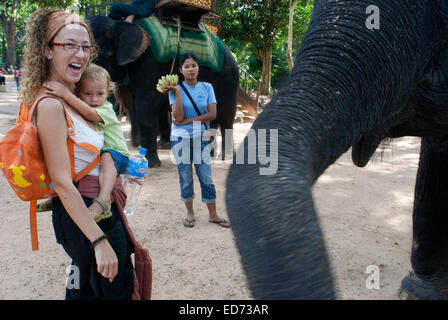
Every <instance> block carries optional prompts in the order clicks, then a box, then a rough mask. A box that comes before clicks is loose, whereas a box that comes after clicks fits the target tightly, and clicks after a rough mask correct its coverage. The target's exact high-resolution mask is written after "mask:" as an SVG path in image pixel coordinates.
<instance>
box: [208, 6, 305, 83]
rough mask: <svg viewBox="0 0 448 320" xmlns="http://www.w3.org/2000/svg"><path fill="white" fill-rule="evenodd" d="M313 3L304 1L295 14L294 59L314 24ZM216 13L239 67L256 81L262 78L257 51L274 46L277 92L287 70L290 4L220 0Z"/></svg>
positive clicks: (297, 7)
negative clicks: (311, 24)
mask: <svg viewBox="0 0 448 320" xmlns="http://www.w3.org/2000/svg"><path fill="white" fill-rule="evenodd" d="M312 10H313V1H312V0H308V1H307V0H301V1H299V2H298V4H297V6H296V8H295V11H294V25H293V28H294V31H293V35H294V36H293V56H295V55H296V54H297V51H298V48H299V47H300V43H301V41H302V39H303V36H304V35H305V32H306V30H307V28H308V25H309V22H310V20H311V15H312ZM216 13H217V14H218V15H220V16H222V17H223V26H222V31H221V38H222V39H223V41H224V42H225V43H226V45H227V46H228V47H229V49H230V50H231V51H232V53H233V55H234V57H235V59H236V61H237V63H238V64H239V65H240V66H241V67H242V68H243V69H244V70H246V71H247V72H248V73H250V74H251V75H252V76H254V77H255V78H257V79H259V78H260V77H261V70H262V62H261V60H259V58H258V56H257V50H258V49H260V48H264V47H266V46H268V45H272V47H273V51H272V70H271V82H272V87H273V88H278V87H279V86H280V85H281V83H282V81H283V80H284V79H285V78H286V76H287V74H288V72H289V70H288V60H287V44H288V18H289V1H288V0H230V1H227V0H226V1H224V0H218V1H217V10H216Z"/></svg>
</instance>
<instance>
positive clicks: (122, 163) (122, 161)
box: [101, 149, 129, 175]
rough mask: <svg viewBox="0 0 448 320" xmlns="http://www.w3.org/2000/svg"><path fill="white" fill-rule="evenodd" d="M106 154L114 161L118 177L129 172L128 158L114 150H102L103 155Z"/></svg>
mask: <svg viewBox="0 0 448 320" xmlns="http://www.w3.org/2000/svg"><path fill="white" fill-rule="evenodd" d="M104 152H109V153H110V155H111V156H112V159H114V164H115V169H117V175H120V174H122V173H126V172H128V162H129V158H128V157H126V156H125V155H122V154H121V153H120V152H118V151H115V150H113V149H106V150H101V154H103V153H104Z"/></svg>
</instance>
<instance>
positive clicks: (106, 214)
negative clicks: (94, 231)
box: [89, 197, 112, 222]
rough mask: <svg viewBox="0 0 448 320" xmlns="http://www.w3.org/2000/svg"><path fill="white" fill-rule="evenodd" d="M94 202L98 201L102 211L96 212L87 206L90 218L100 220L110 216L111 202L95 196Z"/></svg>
mask: <svg viewBox="0 0 448 320" xmlns="http://www.w3.org/2000/svg"><path fill="white" fill-rule="evenodd" d="M93 201H95V202H96V203H98V204H99V205H100V206H101V207H102V208H103V212H102V213H97V212H95V211H93V210H92V209H90V208H89V212H90V214H91V215H92V218H93V219H94V220H95V222H100V221H101V220H104V219H108V218H110V217H112V212H111V211H110V207H111V204H107V203H106V202H105V201H104V200H103V199H101V198H99V197H96V198H95V199H93Z"/></svg>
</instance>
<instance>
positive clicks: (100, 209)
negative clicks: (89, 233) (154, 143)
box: [38, 64, 130, 221]
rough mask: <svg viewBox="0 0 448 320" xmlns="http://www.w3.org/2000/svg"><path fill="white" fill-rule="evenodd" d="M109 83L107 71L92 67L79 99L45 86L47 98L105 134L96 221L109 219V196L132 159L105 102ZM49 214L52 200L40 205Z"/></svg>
mask: <svg viewBox="0 0 448 320" xmlns="http://www.w3.org/2000/svg"><path fill="white" fill-rule="evenodd" d="M110 82H111V81H110V76H109V73H108V72H107V71H106V70H105V69H104V68H102V67H100V66H98V65H95V64H90V65H89V66H88V67H87V68H86V70H85V71H84V73H83V75H82V77H81V80H80V81H79V83H78V84H77V86H76V88H75V94H76V95H75V94H73V93H72V92H71V91H69V90H68V89H67V88H65V87H64V86H63V85H61V84H60V83H58V82H54V81H49V82H46V83H45V84H44V87H45V88H46V93H47V94H51V95H54V96H57V97H59V98H62V99H64V100H65V101H66V102H67V103H68V104H69V105H70V106H71V107H72V108H74V109H75V110H77V111H78V112H79V113H80V114H81V115H82V116H83V117H84V118H85V119H86V120H89V121H93V122H94V123H95V124H96V125H97V126H98V127H100V128H101V130H102V131H103V133H104V145H103V149H102V150H101V162H100V176H99V180H100V194H99V196H98V198H99V200H98V201H96V200H97V199H98V198H96V199H95V201H94V202H93V203H92V205H91V206H90V209H92V210H93V213H94V218H100V219H104V218H107V217H108V216H110V193H111V192H112V189H113V186H114V184H115V179H116V177H117V175H119V174H121V173H125V172H126V170H127V165H128V161H129V156H130V154H129V150H128V147H127V145H126V141H125V139H124V135H123V131H122V129H121V123H120V121H119V120H118V119H117V116H116V115H115V111H114V110H113V107H112V104H111V103H110V102H108V101H106V99H107V97H108V95H109V92H110ZM48 210H51V199H50V200H47V201H45V202H43V203H40V204H39V205H38V211H48ZM102 213H103V214H102ZM95 220H97V219H95ZM97 221H99V220H97Z"/></svg>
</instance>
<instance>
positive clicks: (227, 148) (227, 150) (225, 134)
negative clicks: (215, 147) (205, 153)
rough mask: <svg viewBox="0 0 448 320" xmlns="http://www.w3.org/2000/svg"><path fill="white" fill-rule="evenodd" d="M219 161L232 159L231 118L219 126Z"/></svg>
mask: <svg viewBox="0 0 448 320" xmlns="http://www.w3.org/2000/svg"><path fill="white" fill-rule="evenodd" d="M220 127H221V137H222V140H221V150H222V151H221V160H226V159H233V151H234V146H233V118H231V119H228V120H227V121H226V123H223V124H222V125H221V126H220Z"/></svg>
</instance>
